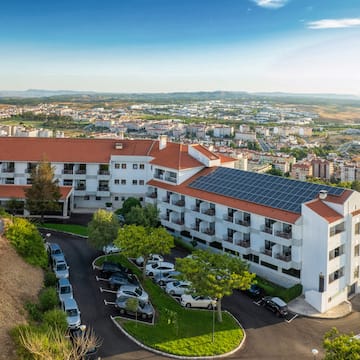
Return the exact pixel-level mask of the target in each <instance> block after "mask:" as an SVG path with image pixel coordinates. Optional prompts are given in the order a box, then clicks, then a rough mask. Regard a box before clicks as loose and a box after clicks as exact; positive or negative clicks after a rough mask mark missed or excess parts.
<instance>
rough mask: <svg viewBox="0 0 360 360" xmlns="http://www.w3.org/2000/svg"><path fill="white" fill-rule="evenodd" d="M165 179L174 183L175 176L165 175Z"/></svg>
mask: <svg viewBox="0 0 360 360" xmlns="http://www.w3.org/2000/svg"><path fill="white" fill-rule="evenodd" d="M165 180H166V181H169V182H172V183H175V184H176V177H173V176H165Z"/></svg>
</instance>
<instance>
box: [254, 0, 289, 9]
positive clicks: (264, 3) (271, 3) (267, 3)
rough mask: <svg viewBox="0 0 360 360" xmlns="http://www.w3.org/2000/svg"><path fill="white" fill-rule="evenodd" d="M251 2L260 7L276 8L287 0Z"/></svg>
mask: <svg viewBox="0 0 360 360" xmlns="http://www.w3.org/2000/svg"><path fill="white" fill-rule="evenodd" d="M253 2H254V3H255V4H256V5H258V6H261V7H264V8H268V9H278V8H281V7H283V6H284V5H285V4H286V3H287V2H288V0H253Z"/></svg>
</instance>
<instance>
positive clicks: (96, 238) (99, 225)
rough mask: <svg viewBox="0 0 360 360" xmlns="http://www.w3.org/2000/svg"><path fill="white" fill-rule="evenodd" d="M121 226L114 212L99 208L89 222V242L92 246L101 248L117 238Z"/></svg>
mask: <svg viewBox="0 0 360 360" xmlns="http://www.w3.org/2000/svg"><path fill="white" fill-rule="evenodd" d="M119 228H120V225H119V221H118V219H117V217H116V215H115V214H114V213H112V212H110V211H106V210H104V209H99V210H97V211H96V212H95V213H94V214H93V217H92V220H91V221H90V222H89V224H88V230H89V237H88V242H89V244H90V245H91V246H92V247H94V248H95V249H98V250H100V249H102V248H103V247H104V246H106V245H109V244H111V243H112V242H113V241H114V240H115V239H116V236H117V233H118V231H119Z"/></svg>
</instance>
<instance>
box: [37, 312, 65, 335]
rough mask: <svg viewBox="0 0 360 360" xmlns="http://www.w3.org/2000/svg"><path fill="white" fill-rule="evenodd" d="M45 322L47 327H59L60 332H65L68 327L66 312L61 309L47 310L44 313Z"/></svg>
mask: <svg viewBox="0 0 360 360" xmlns="http://www.w3.org/2000/svg"><path fill="white" fill-rule="evenodd" d="M43 324H44V326H45V327H47V328H52V329H55V328H56V329H59V330H60V332H65V331H66V329H67V327H68V324H67V321H66V314H65V313H64V312H63V311H62V310H59V309H53V310H48V311H46V312H45V313H44V315H43Z"/></svg>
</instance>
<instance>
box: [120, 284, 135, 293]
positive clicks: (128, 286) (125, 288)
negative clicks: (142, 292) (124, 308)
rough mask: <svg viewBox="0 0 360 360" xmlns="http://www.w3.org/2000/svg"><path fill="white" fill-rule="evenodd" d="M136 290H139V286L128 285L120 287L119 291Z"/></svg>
mask: <svg viewBox="0 0 360 360" xmlns="http://www.w3.org/2000/svg"><path fill="white" fill-rule="evenodd" d="M136 288H139V289H140V286H137V285H132V284H129V285H122V286H120V288H119V290H121V291H123V290H135V289H136Z"/></svg>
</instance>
